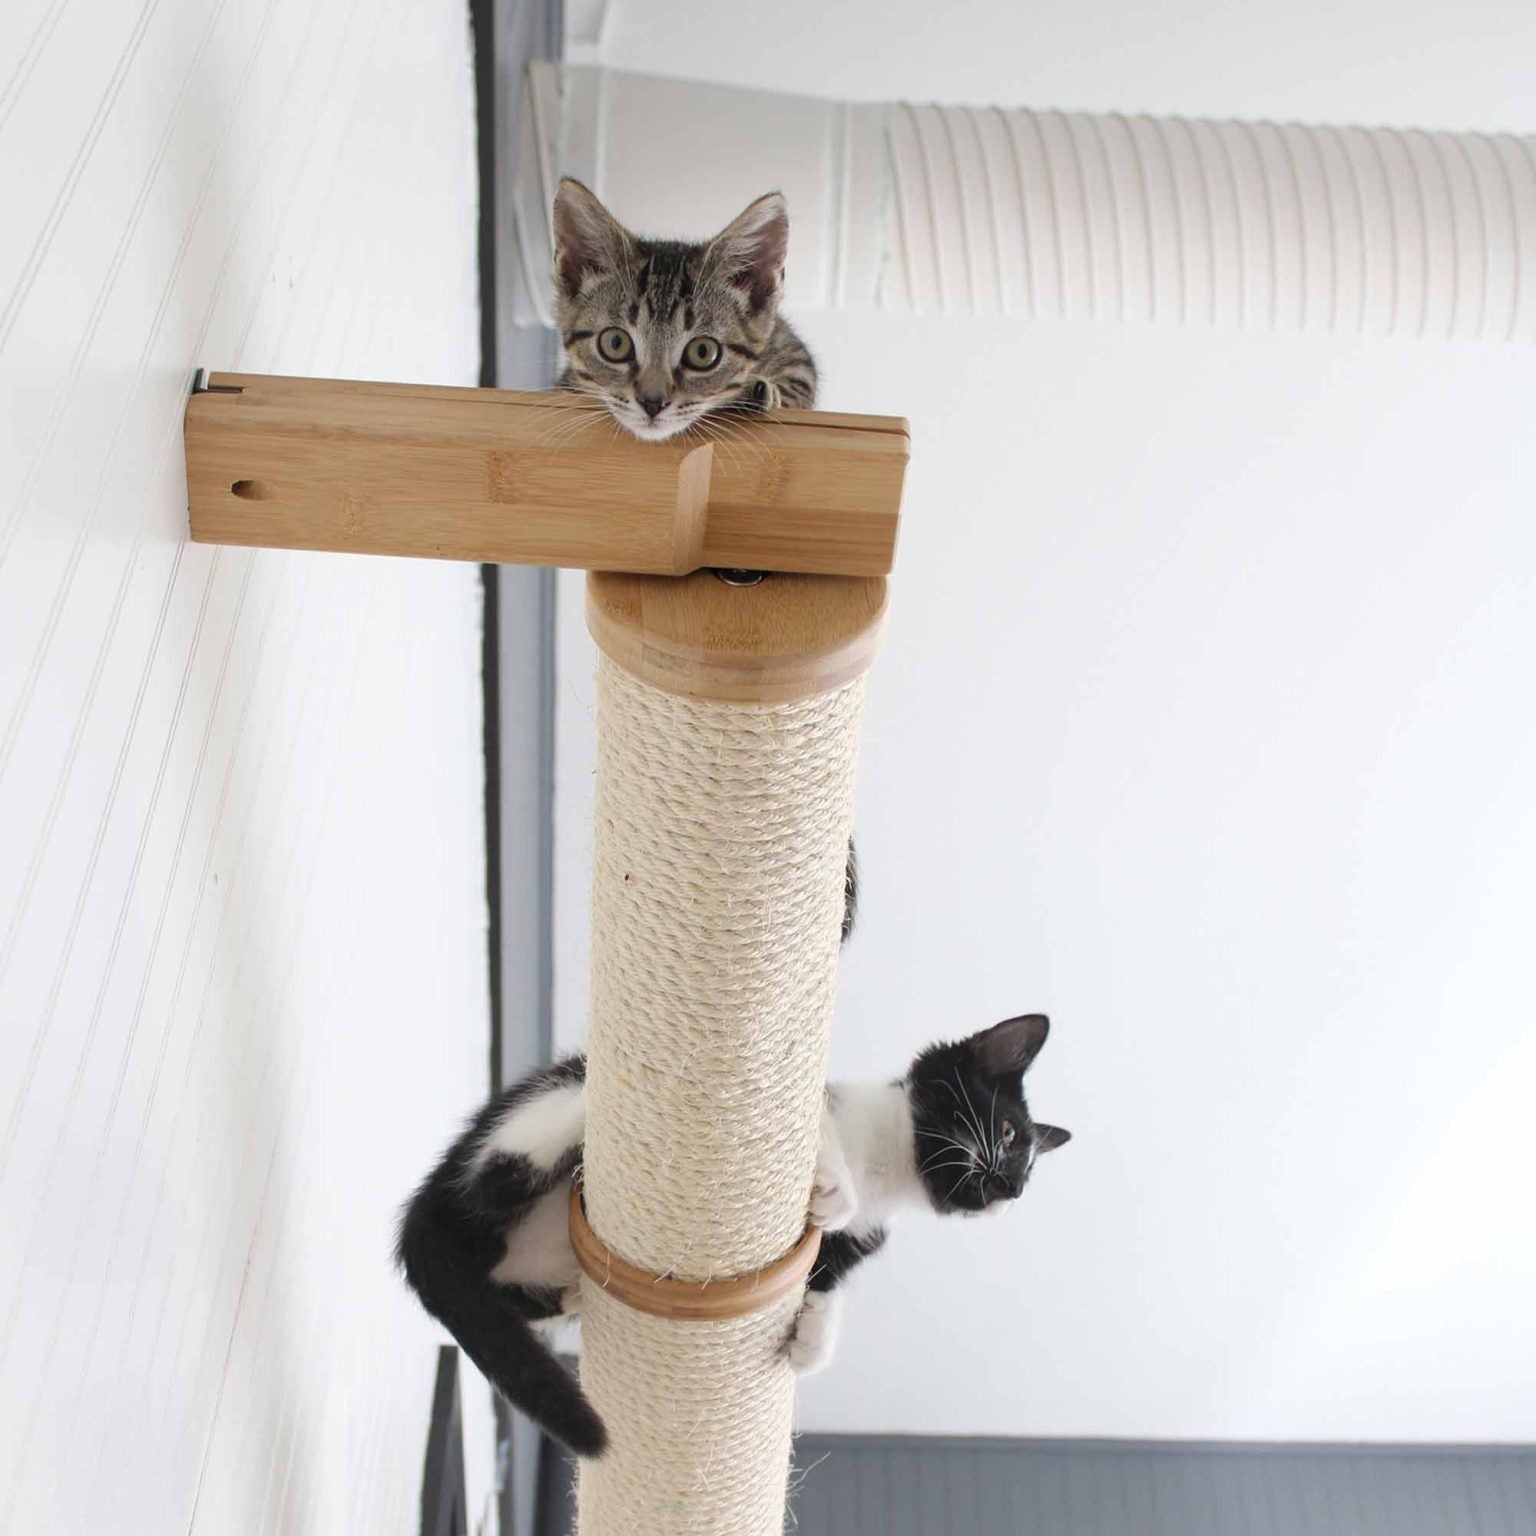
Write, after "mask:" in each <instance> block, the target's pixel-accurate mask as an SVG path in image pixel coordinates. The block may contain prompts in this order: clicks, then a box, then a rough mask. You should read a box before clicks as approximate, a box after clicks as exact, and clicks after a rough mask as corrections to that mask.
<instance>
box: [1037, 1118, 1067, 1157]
mask: <svg viewBox="0 0 1536 1536" xmlns="http://www.w3.org/2000/svg"><path fill="white" fill-rule="evenodd" d="M1071 1140H1072V1132H1071V1131H1064V1130H1062V1128H1061V1127H1060V1126H1059V1125H1041V1124H1040V1122H1039V1121H1038V1120H1036V1121H1035V1151H1036V1152H1037V1153H1040V1152H1054V1151H1055V1150H1056V1148H1057V1147H1064V1146H1066V1144H1067V1143H1068V1142H1069V1141H1071Z"/></svg>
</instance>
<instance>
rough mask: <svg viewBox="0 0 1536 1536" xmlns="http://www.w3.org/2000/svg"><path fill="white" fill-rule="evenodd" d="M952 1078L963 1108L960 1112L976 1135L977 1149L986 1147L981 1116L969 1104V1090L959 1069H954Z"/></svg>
mask: <svg viewBox="0 0 1536 1536" xmlns="http://www.w3.org/2000/svg"><path fill="white" fill-rule="evenodd" d="M954 1077H955V1086H956V1087H958V1088H959V1090H960V1101H961V1103H962V1104H963V1106H964V1109H963V1111H962V1112H963V1113H965V1114H966V1115H967V1117H968V1124H969V1126H970V1128H971V1130H973V1131H974V1132H975V1133H976V1145H977V1146H978V1147H981V1146H985V1145H986V1141H987V1137H986V1133H985V1132H984V1131H983V1130H982V1128H981V1116H980V1115H978V1114H977V1113H976V1106H975V1105H974V1104H973V1103H972V1102H971V1095H970V1091H969V1089H967V1088H966V1086H965V1084H964V1083H963V1082H962V1081H961V1079H960V1069H959V1067H956V1068H955V1069H954Z"/></svg>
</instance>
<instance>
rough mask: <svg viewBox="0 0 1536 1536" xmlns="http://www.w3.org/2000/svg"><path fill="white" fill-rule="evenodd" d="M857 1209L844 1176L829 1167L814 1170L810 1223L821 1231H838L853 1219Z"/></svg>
mask: <svg viewBox="0 0 1536 1536" xmlns="http://www.w3.org/2000/svg"><path fill="white" fill-rule="evenodd" d="M858 1209H859V1202H858V1201H857V1200H856V1199H855V1198H854V1194H853V1190H852V1188H851V1187H850V1185H849V1183H848V1180H847V1178H846V1176H840V1175H839V1174H837V1173H835V1172H834V1171H833V1170H832V1169H830V1168H818V1169H817V1170H816V1182H815V1183H814V1184H813V1185H812V1186H811V1225H812V1226H813V1227H820V1228H821V1229H822V1231H823V1232H840V1231H842V1229H843V1228H844V1227H846V1226H847V1225H848V1223H849V1222H850V1221H852V1220H853V1218H854V1216H855V1215H856V1214H857V1212H858Z"/></svg>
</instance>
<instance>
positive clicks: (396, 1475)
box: [0, 0, 489, 1536]
mask: <svg viewBox="0 0 1536 1536" xmlns="http://www.w3.org/2000/svg"><path fill="white" fill-rule="evenodd" d="M0 207H3V208H4V210H5V214H4V218H3V220H0V423H3V428H0V430H3V436H0V1528H4V1529H7V1530H18V1531H21V1530H26V1531H35V1532H54V1531H61V1532H62V1531H79V1530H87V1529H102V1530H113V1531H121V1532H124V1533H128V1536H132V1533H136V1532H154V1533H161V1532H171V1531H188V1532H205V1531H206V1532H217V1533H219V1536H226V1533H239V1532H264V1533H265V1532H274V1531H310V1530H336V1531H340V1530H367V1531H370V1532H389V1531H396V1532H405V1531H408V1530H411V1529H413V1528H414V1524H415V1520H416V1512H417V1500H418V1497H419V1486H420V1473H421V1455H422V1450H423V1447H424V1445H425V1436H426V1421H427V1413H428V1408H429V1405H430V1401H431V1391H432V1381H433V1370H434V1366H435V1354H434V1336H433V1330H432V1329H431V1328H430V1327H429V1325H428V1324H427V1322H426V1320H425V1319H424V1318H423V1317H422V1316H421V1314H420V1313H419V1310H418V1309H416V1308H415V1307H414V1306H413V1304H412V1303H411V1302H410V1301H409V1300H408V1298H407V1296H406V1295H405V1293H404V1291H403V1289H402V1287H401V1286H400V1284H399V1282H398V1281H397V1279H396V1278H395V1276H394V1274H393V1273H392V1270H391V1268H390V1263H389V1248H390V1242H391V1237H392V1233H391V1226H392V1221H393V1216H394V1210H395V1207H396V1206H397V1204H398V1202H399V1200H400V1199H401V1198H402V1197H403V1196H404V1195H405V1193H407V1191H408V1190H409V1188H410V1185H411V1183H412V1182H413V1180H414V1179H415V1178H416V1177H418V1176H419V1174H420V1172H421V1171H422V1170H423V1168H424V1167H425V1165H426V1163H427V1161H428V1159H429V1158H430V1157H431V1156H432V1154H433V1152H434V1151H435V1150H436V1148H437V1147H438V1146H439V1144H440V1143H441V1141H442V1140H443V1139H444V1137H445V1136H446V1135H447V1133H448V1132H449V1130H450V1129H451V1127H452V1126H453V1124H454V1123H455V1121H456V1119H457V1117H458V1115H459V1114H460V1113H461V1112H462V1111H463V1109H464V1108H465V1107H467V1105H468V1104H470V1103H471V1102H472V1101H473V1099H474V1098H475V1096H476V1095H477V1094H478V1093H480V1092H481V1091H482V1089H483V1085H484V1082H485V1075H486V1059H487V1048H488V1039H489V1035H488V1030H489V1021H488V1007H487V999H486V984H485V978H486V964H485V948H484V944H485V913H484V864H483V857H484V849H483V828H482V819H481V794H482V782H481V775H482V767H481V754H480V736H479V729H480V725H479V721H480V695H479V660H480V657H479V621H480V614H479V587H478V573H477V571H476V570H474V569H473V568H472V567H459V566H451V565H441V566H437V565H430V564H426V563H419V564H417V563H409V562H404V561H386V560H363V559H347V558H339V557H337V558H333V557H323V556H312V555H291V554H283V553H277V552H270V551H247V550H234V549H225V550H219V549H208V548H196V547H193V546H191V545H189V544H188V543H187V542H186V540H185V524H186V513H185V486H184V482H183V475H182V465H181V415H182V410H183V405H184V400H185V393H186V389H187V385H188V382H189V379H190V377H191V372H192V369H193V367H194V366H195V365H199V364H201V365H206V366H209V367H212V368H226V369H247V370H255V371H272V372H289V373H309V374H323V375H341V376H354V377H375V378H399V379H415V380H422V381H430V382H439V383H454V384H464V383H473V382H474V380H475V377H476V372H477V366H478V351H477V332H478V321H477V308H476V297H475V291H476V275H475V179H474V104H473V85H472V78H471V70H470V57H469V32H468V21H467V16H466V13H465V10H464V7H463V6H462V5H461V4H459V3H457V0H432V3H424V0H378V3H375V4H365V3H362V0H250V3H245V0H239V3H237V0H129V3H125V4H118V3H109V0H46V3H44V0H26V3H18V4H16V5H9V6H6V7H4V8H3V9H0ZM487 1407H488V1404H487V1401H486V1396H485V1393H484V1391H483V1390H482V1389H480V1388H478V1386H469V1387H468V1389H467V1391H466V1401H465V1409H466V1418H467V1420H468V1424H467V1431H468V1438H469V1441H470V1461H471V1477H472V1481H475V1482H476V1483H477V1484H478V1486H477V1487H476V1489H475V1490H474V1491H473V1492H472V1507H473V1512H474V1515H475V1517H476V1518H478V1517H479V1515H480V1512H481V1511H482V1509H483V1508H484V1507H485V1493H486V1483H487V1481H488V1469H487V1468H486V1466H485V1464H484V1463H485V1451H484V1449H483V1448H486V1447H488V1446H489V1428H488V1419H487Z"/></svg>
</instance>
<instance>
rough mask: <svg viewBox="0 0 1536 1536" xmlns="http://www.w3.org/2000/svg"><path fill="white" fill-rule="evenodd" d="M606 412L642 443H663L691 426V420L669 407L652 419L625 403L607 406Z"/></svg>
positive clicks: (637, 408)
mask: <svg viewBox="0 0 1536 1536" xmlns="http://www.w3.org/2000/svg"><path fill="white" fill-rule="evenodd" d="M608 411H609V414H610V415H611V416H612V417H613V419H614V420H615V421H616V422H618V424H619V425H620V426H621V427H623V428H624V430H625V431H626V432H628V433H629V434H630V435H631V436H633V437H638V438H639V439H640V441H641V442H642V443H664V442H666V440H667V439H668V438H669V437H676V436H677V435H678V433H680V432H686V431H687V430H688V428H689V427H690V426H692V425H693V422H692V419H691V418H689V417H685V416H683V414H682V413H681V412H680V411H678V410H676V409H674V408H672V407H670V406H669V407H666V408H664V409H663V410H662V411H661V412H660V413H659V414H658V415H656V416H654V417H651V416H647V415H646V414H645V412H644V411H642V410H641V409H640V408H639V407H638V406H635V405H631V404H630V403H629V402H627V401H624V402H621V403H618V404H611V405H609V407H608Z"/></svg>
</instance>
